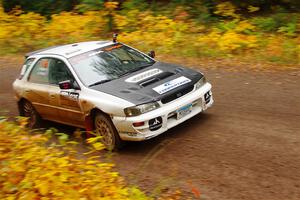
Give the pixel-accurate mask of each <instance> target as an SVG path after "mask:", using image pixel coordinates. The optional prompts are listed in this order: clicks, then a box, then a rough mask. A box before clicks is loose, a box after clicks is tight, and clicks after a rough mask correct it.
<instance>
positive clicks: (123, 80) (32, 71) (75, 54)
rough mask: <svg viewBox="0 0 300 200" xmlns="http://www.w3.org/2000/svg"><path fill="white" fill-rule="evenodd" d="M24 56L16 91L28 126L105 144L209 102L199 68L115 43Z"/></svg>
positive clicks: (145, 135)
mask: <svg viewBox="0 0 300 200" xmlns="http://www.w3.org/2000/svg"><path fill="white" fill-rule="evenodd" d="M25 57H26V61H25V63H24V65H23V67H22V70H21V73H20V76H19V78H18V79H16V80H15V82H14V83H13V88H14V91H15V94H16V99H17V103H18V108H19V111H20V115H21V116H26V117H29V126H30V127H31V128H35V127H37V126H38V124H39V122H40V120H41V119H46V120H50V121H55V122H59V123H63V124H67V125H71V126H76V127H80V128H85V129H86V130H88V131H94V132H95V133H96V134H98V135H101V136H102V142H103V144H104V145H105V146H106V148H107V149H112V150H113V149H117V148H119V147H120V145H121V144H122V142H123V141H142V140H147V139H150V138H153V137H155V136H157V135H159V134H161V133H163V132H165V131H167V130H168V129H170V128H172V127H174V126H176V125H178V124H180V123H182V122H184V121H186V120H187V119H189V118H191V117H193V116H195V115H196V114H198V113H200V112H202V111H204V110H206V109H207V108H208V107H210V106H211V105H212V104H213V98H212V92H211V88H212V86H211V84H210V83H208V82H206V79H205V77H204V75H203V74H202V73H200V72H198V71H196V70H193V69H190V68H185V67H182V66H178V65H175V64H168V63H163V62H159V61H156V60H155V59H154V52H153V51H152V52H151V54H149V55H148V54H144V53H142V52H140V51H138V50H136V49H134V48H132V47H130V46H128V45H125V44H123V43H120V42H116V41H91V42H82V43H76V44H69V45H62V46H56V47H51V48H47V49H42V50H39V51H35V52H31V53H29V54H27V55H26V56H25Z"/></svg>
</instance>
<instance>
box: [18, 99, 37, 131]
mask: <svg viewBox="0 0 300 200" xmlns="http://www.w3.org/2000/svg"><path fill="white" fill-rule="evenodd" d="M20 109H21V110H20V114H21V116H24V117H28V124H27V127H28V128H38V127H40V124H41V117H40V115H39V114H38V112H37V111H36V110H35V108H34V107H33V105H32V104H31V103H30V102H29V101H26V100H24V101H23V102H22V103H21V106H20Z"/></svg>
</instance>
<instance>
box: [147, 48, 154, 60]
mask: <svg viewBox="0 0 300 200" xmlns="http://www.w3.org/2000/svg"><path fill="white" fill-rule="evenodd" d="M148 56H150V57H151V58H155V51H153V50H152V51H150V52H149V53H148Z"/></svg>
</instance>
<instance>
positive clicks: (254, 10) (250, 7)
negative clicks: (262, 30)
mask: <svg viewBox="0 0 300 200" xmlns="http://www.w3.org/2000/svg"><path fill="white" fill-rule="evenodd" d="M259 9H260V8H259V7H255V6H248V12H250V13H253V12H256V11H259Z"/></svg>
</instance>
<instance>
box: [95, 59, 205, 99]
mask: <svg viewBox="0 0 300 200" xmlns="http://www.w3.org/2000/svg"><path fill="white" fill-rule="evenodd" d="M202 77H203V75H202V74H201V73H199V72H197V71H195V70H192V69H189V68H185V67H182V66H179V65H175V64H169V63H163V62H156V63H155V64H153V65H152V66H150V67H147V68H144V69H143V70H139V71H137V72H134V73H132V74H129V75H127V76H124V77H121V78H119V79H115V80H112V81H110V82H106V83H103V84H100V85H96V86H92V87H91V89H94V90H97V91H101V92H104V93H108V94H110V95H113V96H116V97H119V98H122V99H124V100H127V101H129V102H131V103H133V104H135V105H140V104H144V103H148V102H153V101H160V100H162V99H166V100H168V99H170V98H172V96H173V97H174V95H175V96H177V97H180V96H183V95H184V94H186V93H187V92H186V91H190V90H191V89H192V88H193V86H194V84H195V83H196V82H197V81H199V80H200V79H201V78H202ZM175 98H176V97H175ZM166 102H167V101H166Z"/></svg>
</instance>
